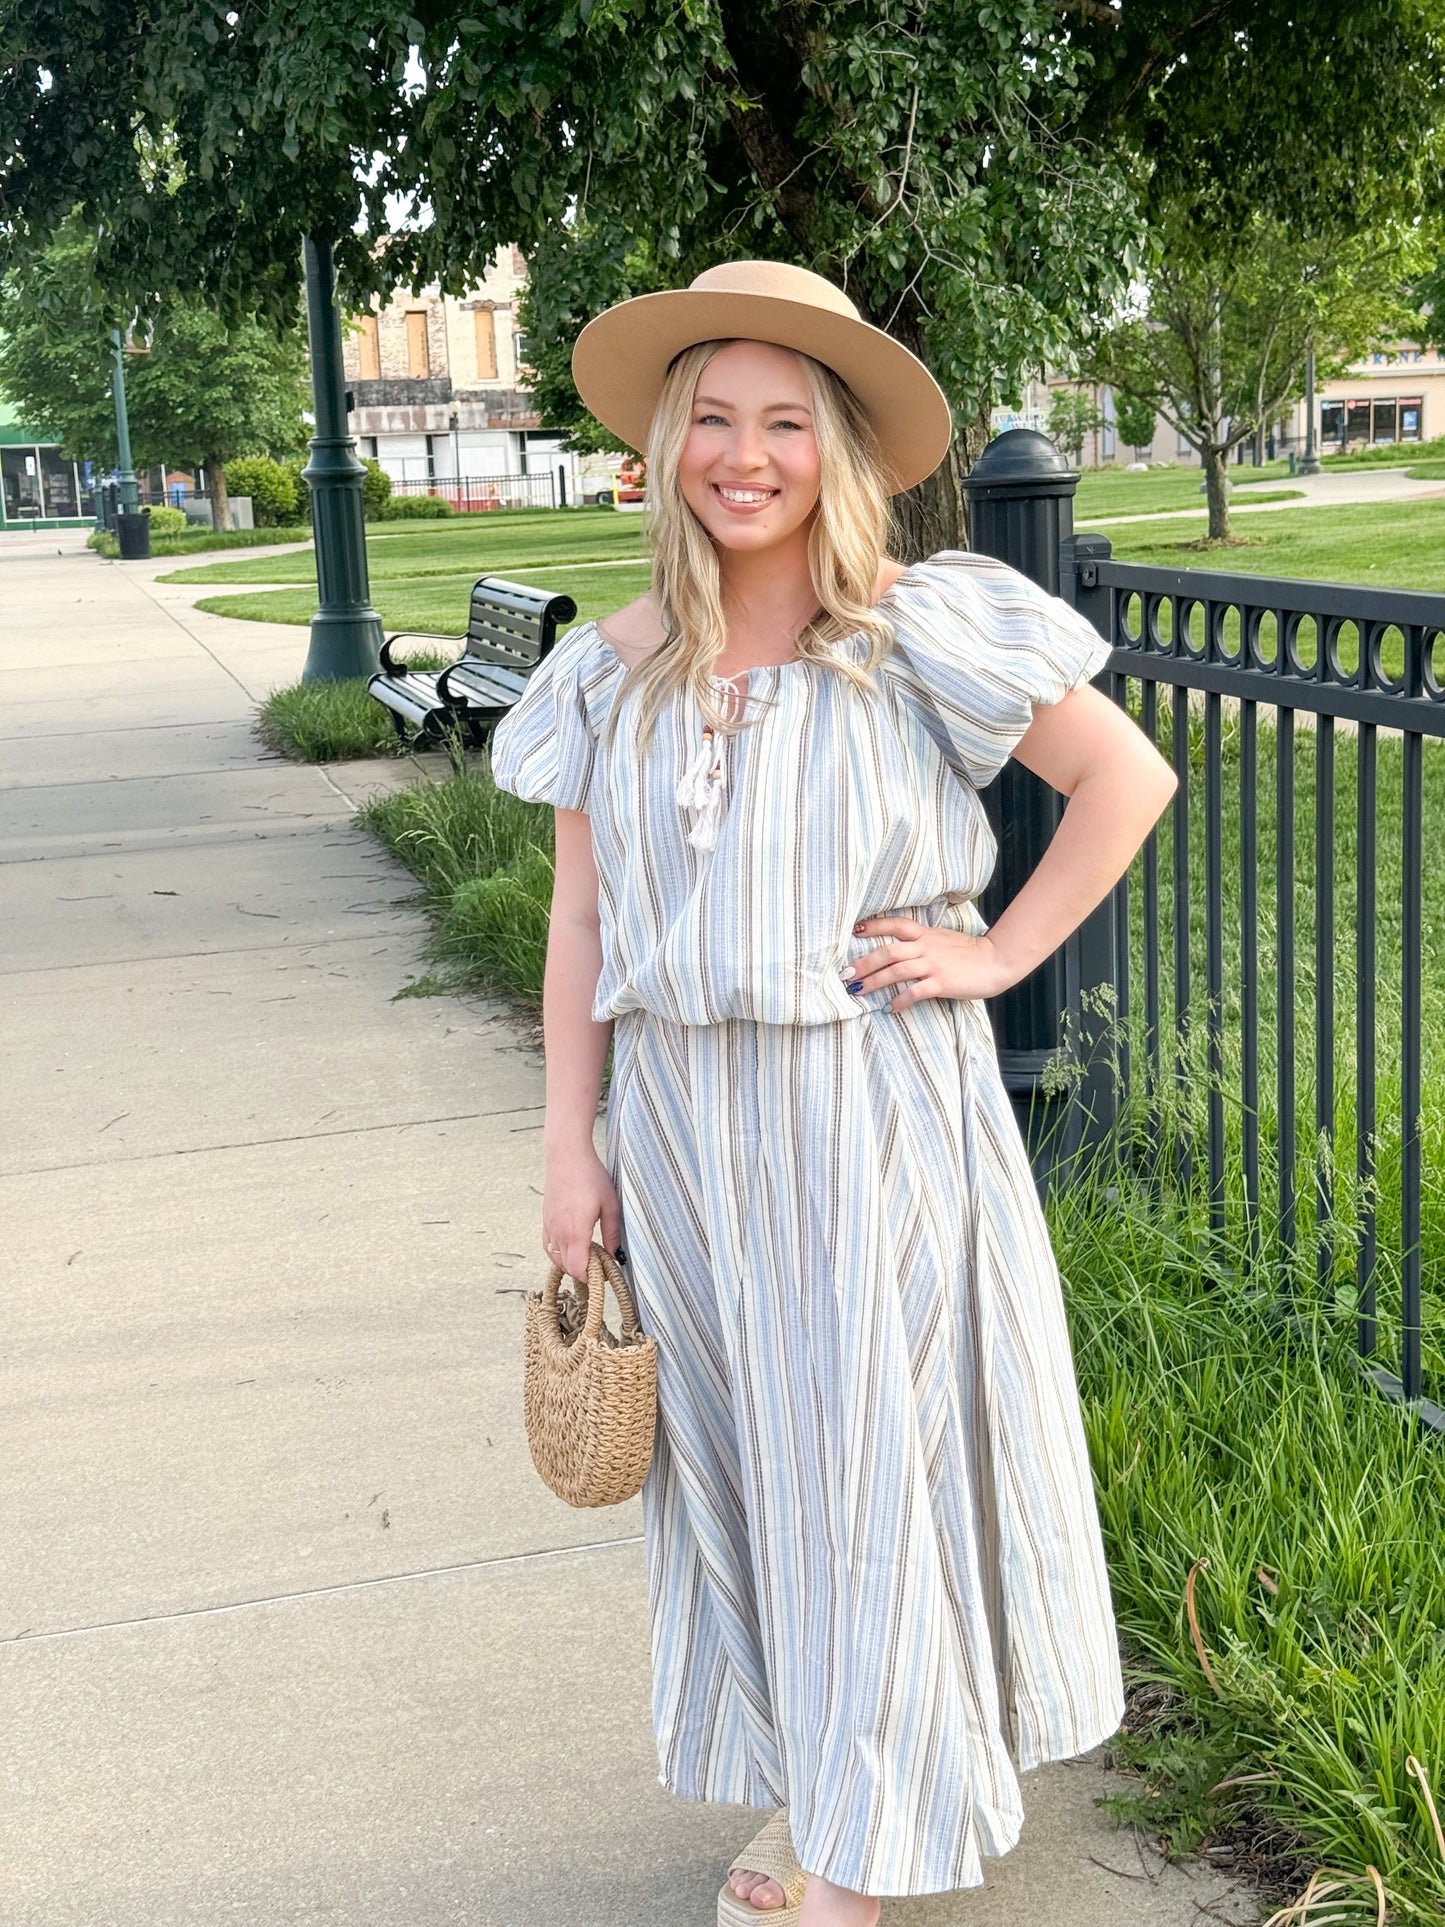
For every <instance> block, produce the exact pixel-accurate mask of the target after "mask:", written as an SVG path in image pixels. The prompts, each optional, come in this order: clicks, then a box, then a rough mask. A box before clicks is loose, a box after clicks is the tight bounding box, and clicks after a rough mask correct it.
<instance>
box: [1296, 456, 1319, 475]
mask: <svg viewBox="0 0 1445 1927" xmlns="http://www.w3.org/2000/svg"><path fill="white" fill-rule="evenodd" d="M1324 472H1325V465H1324V463H1323V462H1322V461H1321V460H1320V458H1319V456H1318V455H1302V456H1301V457H1300V463H1299V467H1298V468H1297V469H1296V470H1295V474H1296V475H1323V474H1324Z"/></svg>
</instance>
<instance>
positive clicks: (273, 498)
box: [226, 455, 296, 529]
mask: <svg viewBox="0 0 1445 1927" xmlns="http://www.w3.org/2000/svg"><path fill="white" fill-rule="evenodd" d="M226 487H227V488H228V489H229V490H230V492H231V494H232V495H249V496H250V498H251V517H252V520H253V521H254V522H255V524H256V527H257V528H258V529H269V528H274V527H275V526H276V524H277V523H278V522H281V521H284V520H286V519H287V518H289V517H293V516H294V515H295V513H296V483H295V480H294V478H293V477H292V476H291V474H290V473H289V472H288V471H287V470H286V469H285V468H283V467H282V466H281V464H280V462H273V461H272V460H271V458H270V456H269V455H239V456H237V458H236V459H235V461H233V462H227V463H226Z"/></svg>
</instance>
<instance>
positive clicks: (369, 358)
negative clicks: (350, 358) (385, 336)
mask: <svg viewBox="0 0 1445 1927" xmlns="http://www.w3.org/2000/svg"><path fill="white" fill-rule="evenodd" d="M356 353H357V364H358V367H359V368H360V371H361V372H360V377H359V378H360V380H362V381H380V380H381V323H380V322H379V321H378V320H377V317H376V316H375V315H374V314H364V315H362V317H361V319H360V321H359V322H358V324H357V329H356Z"/></svg>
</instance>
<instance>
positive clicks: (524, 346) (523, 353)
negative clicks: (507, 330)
mask: <svg viewBox="0 0 1445 1927" xmlns="http://www.w3.org/2000/svg"><path fill="white" fill-rule="evenodd" d="M531 351H532V344H531V343H530V342H529V341H528V339H527V337H526V336H525V335H513V336H512V352H513V353H514V354H515V355H516V357H517V366H518V367H519V368H525V367H527V366H528V365H529V364H528V359H527V357H528V356H529V355H530V353H531Z"/></svg>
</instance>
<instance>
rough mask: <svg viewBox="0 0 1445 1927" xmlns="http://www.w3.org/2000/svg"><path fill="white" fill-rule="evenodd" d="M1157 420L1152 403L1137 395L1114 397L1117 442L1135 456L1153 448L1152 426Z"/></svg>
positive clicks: (1118, 395)
mask: <svg viewBox="0 0 1445 1927" xmlns="http://www.w3.org/2000/svg"><path fill="white" fill-rule="evenodd" d="M1157 419H1158V417H1157V416H1156V415H1155V413H1154V404H1153V402H1151V401H1144V400H1141V399H1140V398H1139V396H1138V395H1125V394H1116V395H1115V396H1114V426H1115V428H1116V430H1117V431H1118V435H1119V440H1120V442H1121V443H1122V444H1123V446H1124V447H1125V448H1132V449H1133V450H1134V452H1135V454H1136V455H1137V454H1139V453H1141V452H1142V451H1144V450H1146V449H1150V448H1152V447H1153V446H1154V424H1155V422H1156V420H1157Z"/></svg>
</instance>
